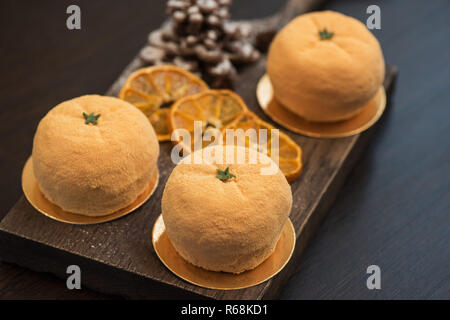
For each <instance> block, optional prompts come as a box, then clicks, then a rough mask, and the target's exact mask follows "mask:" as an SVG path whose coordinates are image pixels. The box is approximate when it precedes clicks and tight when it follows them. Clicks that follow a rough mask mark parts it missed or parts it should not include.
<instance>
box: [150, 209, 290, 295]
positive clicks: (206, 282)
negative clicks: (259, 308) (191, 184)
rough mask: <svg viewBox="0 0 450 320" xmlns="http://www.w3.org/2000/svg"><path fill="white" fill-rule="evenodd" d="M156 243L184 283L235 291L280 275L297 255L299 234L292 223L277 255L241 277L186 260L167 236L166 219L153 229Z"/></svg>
mask: <svg viewBox="0 0 450 320" xmlns="http://www.w3.org/2000/svg"><path fill="white" fill-rule="evenodd" d="M152 242H153V247H154V248H155V252H156V254H157V255H158V257H159V259H160V260H161V261H162V263H163V264H164V265H165V266H166V267H167V268H168V269H169V270H170V271H172V272H173V273H174V274H175V275H177V276H178V277H180V278H181V279H183V280H185V281H187V282H190V283H193V284H195V285H197V286H200V287H205V288H209V289H219V290H235V289H243V288H247V287H251V286H254V285H257V284H260V283H262V282H264V281H266V280H268V279H270V278H272V277H273V276H275V275H276V274H277V273H278V272H280V271H281V270H282V269H283V268H284V266H285V265H286V264H287V263H288V261H289V259H290V258H291V256H292V253H293V252H294V247H295V230H294V226H293V225H292V222H291V220H290V219H288V221H287V222H286V224H285V225H284V228H283V231H282V233H281V236H280V239H279V240H278V243H277V245H276V247H275V251H274V252H273V254H272V255H271V256H270V257H269V258H267V259H266V260H265V261H264V262H263V263H261V264H260V265H259V266H257V267H256V268H255V269H253V270H248V271H245V272H243V273H240V274H232V273H226V272H215V271H208V270H206V269H203V268H199V267H196V266H194V265H193V264H191V263H189V262H187V261H186V260H184V259H183V258H182V257H181V256H180V255H179V254H178V253H177V252H176V250H175V248H174V247H173V245H172V243H171V242H170V239H169V237H168V236H167V232H166V227H165V225H164V221H163V218H162V215H160V216H159V217H158V218H157V219H156V222H155V225H154V226H153V234H152Z"/></svg>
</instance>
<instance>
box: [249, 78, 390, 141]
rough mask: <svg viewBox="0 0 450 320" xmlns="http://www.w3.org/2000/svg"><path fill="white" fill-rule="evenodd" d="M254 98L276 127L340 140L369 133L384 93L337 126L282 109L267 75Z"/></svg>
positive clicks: (375, 120) (379, 110)
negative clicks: (306, 118)
mask: <svg viewBox="0 0 450 320" xmlns="http://www.w3.org/2000/svg"><path fill="white" fill-rule="evenodd" d="M256 95H257V98H258V102H259V105H260V106H261V108H262V109H263V111H264V112H265V113H266V114H267V115H268V116H269V117H270V118H271V119H272V120H273V121H275V122H276V123H278V124H280V125H282V126H283V127H285V128H286V129H289V130H291V131H293V132H296V133H300V134H303V135H305V136H308V137H314V138H342V137H348V136H352V135H355V134H358V133H361V132H363V131H365V130H367V129H369V128H370V127H371V126H372V125H373V124H374V123H375V122H377V120H378V119H379V118H380V117H381V115H382V114H383V112H384V109H385V107H386V92H385V90H384V87H383V86H381V87H380V89H379V90H378V92H377V94H376V95H375V97H374V98H373V99H372V100H370V101H369V102H368V103H367V104H366V105H365V106H364V107H362V109H361V112H359V113H358V114H357V115H356V116H354V117H352V118H350V119H348V120H343V121H337V122H311V121H307V120H305V119H303V118H302V117H300V116H298V115H296V114H295V113H293V112H292V111H290V110H288V109H287V108H285V107H283V106H282V105H281V104H280V103H279V102H278V101H277V100H276V99H275V98H274V94H273V87H272V83H271V82H270V78H269V76H268V75H267V74H265V75H264V76H263V77H262V78H261V79H260V80H259V82H258V86H257V88H256Z"/></svg>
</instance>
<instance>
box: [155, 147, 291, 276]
mask: <svg viewBox="0 0 450 320" xmlns="http://www.w3.org/2000/svg"><path fill="white" fill-rule="evenodd" d="M228 152H231V155H232V156H231V157H230V154H229V153H228ZM237 155H241V156H243V158H242V159H244V158H245V160H244V161H241V162H239V160H238V159H239V158H238V156H237ZM196 157H198V158H196ZM255 157H256V158H255ZM195 159H200V161H196V160H195ZM251 159H257V160H256V161H252V160H251ZM272 169H274V170H272ZM265 170H267V171H265ZM291 207H292V194H291V188H290V186H289V184H288V182H287V181H286V178H285V177H284V175H283V174H282V173H281V171H280V170H279V169H278V166H276V164H275V163H274V162H273V161H272V160H271V159H270V158H269V157H267V156H266V155H263V154H261V153H259V152H257V151H256V150H254V149H249V148H245V147H235V146H222V145H219V146H214V147H208V148H206V149H203V150H198V151H195V152H194V153H193V154H191V155H190V156H188V157H186V158H184V159H183V160H182V161H181V162H180V163H179V164H178V165H177V166H176V167H175V169H174V170H173V172H172V173H171V175H170V177H169V179H168V181H167V183H166V187H165V189H164V194H163V197H162V216H163V219H164V224H165V227H166V231H167V235H168V237H169V239H170V240H171V242H172V244H173V246H174V248H175V249H176V251H177V252H178V253H179V254H180V255H181V256H182V257H183V258H184V259H185V260H187V261H188V262H190V263H192V264H193V265H195V266H198V267H202V268H204V269H207V270H211V271H223V272H229V273H236V274H237V273H241V272H244V271H246V270H251V269H253V268H255V267H257V266H258V265H259V264H261V263H262V262H263V261H264V260H265V259H267V258H268V257H269V256H270V255H271V254H272V253H273V251H274V249H275V246H276V244H277V242H278V240H279V237H280V234H281V232H282V229H283V227H284V225H285V223H286V222H287V220H288V216H289V214H290V211H291Z"/></svg>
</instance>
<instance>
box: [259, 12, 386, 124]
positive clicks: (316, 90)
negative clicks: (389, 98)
mask: <svg viewBox="0 0 450 320" xmlns="http://www.w3.org/2000/svg"><path fill="white" fill-rule="evenodd" d="M384 72H385V65H384V58H383V53H382V51H381V47H380V44H379V43H378V40H377V39H376V38H375V37H374V36H373V35H372V33H371V32H370V31H369V30H368V29H367V28H366V26H365V25H364V24H363V23H361V22H360V21H358V20H356V19H354V18H352V17H348V16H345V15H343V14H341V13H337V12H333V11H323V12H313V13H308V14H304V15H301V16H299V17H297V18H296V19H294V20H293V21H292V22H290V23H289V24H288V25H287V26H286V27H284V28H283V29H282V30H281V31H280V32H279V33H278V34H277V35H276V37H275V38H274V40H273V42H272V44H271V46H270V50H269V55H268V59H267V73H268V75H269V77H270V80H271V82H272V86H273V89H274V94H275V98H276V99H277V100H278V101H279V102H280V103H281V104H282V105H283V106H284V107H286V108H287V109H289V110H290V111H292V112H294V113H295V114H297V115H299V116H301V117H303V118H304V119H306V120H309V121H316V122H333V121H339V120H345V119H349V118H351V117H352V116H354V115H356V114H357V113H358V112H359V111H360V110H361V108H362V107H363V106H365V105H366V104H367V103H368V102H369V101H370V100H371V99H372V98H374V96H375V95H376V93H377V91H378V90H379V88H380V86H381V85H382V82H383V79H384Z"/></svg>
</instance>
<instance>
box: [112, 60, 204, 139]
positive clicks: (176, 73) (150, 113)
mask: <svg viewBox="0 0 450 320" xmlns="http://www.w3.org/2000/svg"><path fill="white" fill-rule="evenodd" d="M207 89H208V86H207V85H206V84H205V83H204V82H203V81H202V80H201V79H200V78H198V77H197V76H195V75H194V74H192V73H190V72H188V71H186V70H184V69H181V68H179V67H177V66H173V65H164V66H154V67H148V68H143V69H139V70H137V71H135V72H133V73H132V74H131V75H130V76H129V77H128V79H127V80H126V82H125V84H124V86H123V87H122V89H121V91H120V94H119V98H120V99H123V100H125V101H128V102H130V103H131V104H133V105H135V106H136V107H137V108H139V109H140V110H141V111H142V112H143V113H144V114H145V115H146V116H147V117H148V119H149V120H150V122H151V123H152V125H153V128H154V129H155V131H156V134H157V136H158V140H159V141H167V140H170V130H169V126H168V121H167V120H168V116H169V107H170V106H171V105H172V104H173V103H174V102H175V101H177V100H179V99H181V98H184V97H187V96H189V95H193V94H197V93H199V92H202V91H205V90H207Z"/></svg>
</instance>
